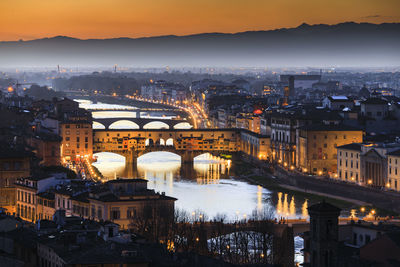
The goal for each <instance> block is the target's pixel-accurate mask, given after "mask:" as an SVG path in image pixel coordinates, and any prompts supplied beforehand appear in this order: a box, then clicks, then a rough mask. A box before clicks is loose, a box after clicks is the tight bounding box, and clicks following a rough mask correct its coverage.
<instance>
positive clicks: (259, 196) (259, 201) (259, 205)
mask: <svg viewBox="0 0 400 267" xmlns="http://www.w3.org/2000/svg"><path fill="white" fill-rule="evenodd" d="M262 189H263V188H262V187H261V186H259V185H258V186H257V209H258V210H259V211H261V209H262Z"/></svg>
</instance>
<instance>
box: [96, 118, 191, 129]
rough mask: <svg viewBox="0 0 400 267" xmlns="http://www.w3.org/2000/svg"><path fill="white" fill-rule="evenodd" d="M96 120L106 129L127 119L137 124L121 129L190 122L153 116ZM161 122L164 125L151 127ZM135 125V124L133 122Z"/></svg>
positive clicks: (165, 127) (166, 127)
mask: <svg viewBox="0 0 400 267" xmlns="http://www.w3.org/2000/svg"><path fill="white" fill-rule="evenodd" d="M93 121H94V122H96V125H97V123H99V124H102V125H103V126H104V127H105V129H110V126H111V125H113V124H114V123H117V122H119V121H125V123H128V124H129V123H134V124H136V125H137V126H138V127H137V126H135V127H129V128H120V129H173V127H174V126H175V125H178V124H181V123H188V121H187V120H175V119H173V120H172V119H159V118H157V119H151V118H132V117H126V118H123V117H117V118H97V119H93ZM155 123H157V124H159V123H162V125H163V126H162V127H154V128H153V127H151V126H152V125H153V124H155ZM132 125H133V124H132Z"/></svg>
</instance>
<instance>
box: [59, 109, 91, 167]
mask: <svg viewBox="0 0 400 267" xmlns="http://www.w3.org/2000/svg"><path fill="white" fill-rule="evenodd" d="M65 115H66V117H65V119H64V120H63V121H62V123H61V124H60V135H61V137H62V143H61V157H62V158H63V159H64V160H75V159H76V158H77V157H89V158H91V157H92V156H93V130H92V118H91V114H90V113H89V112H86V111H81V110H79V112H73V113H67V114H65Z"/></svg>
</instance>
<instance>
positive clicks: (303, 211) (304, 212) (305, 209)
mask: <svg viewBox="0 0 400 267" xmlns="http://www.w3.org/2000/svg"><path fill="white" fill-rule="evenodd" d="M301 216H302V217H303V218H305V219H307V218H308V201H307V199H306V200H305V201H304V203H303V206H302V207H301Z"/></svg>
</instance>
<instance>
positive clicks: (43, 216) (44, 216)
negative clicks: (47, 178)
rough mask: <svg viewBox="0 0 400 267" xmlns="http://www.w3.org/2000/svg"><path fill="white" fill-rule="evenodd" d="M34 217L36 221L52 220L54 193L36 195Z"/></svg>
mask: <svg viewBox="0 0 400 267" xmlns="http://www.w3.org/2000/svg"><path fill="white" fill-rule="evenodd" d="M36 197H37V205H36V217H37V219H38V220H53V215H54V213H55V212H56V210H55V206H54V193H52V192H42V193H39V194H37V196H36Z"/></svg>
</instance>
